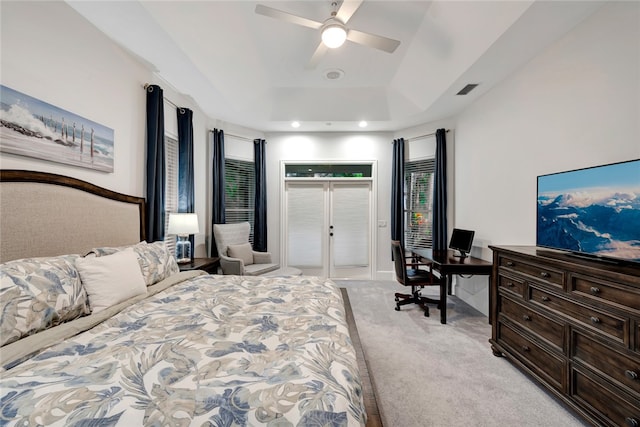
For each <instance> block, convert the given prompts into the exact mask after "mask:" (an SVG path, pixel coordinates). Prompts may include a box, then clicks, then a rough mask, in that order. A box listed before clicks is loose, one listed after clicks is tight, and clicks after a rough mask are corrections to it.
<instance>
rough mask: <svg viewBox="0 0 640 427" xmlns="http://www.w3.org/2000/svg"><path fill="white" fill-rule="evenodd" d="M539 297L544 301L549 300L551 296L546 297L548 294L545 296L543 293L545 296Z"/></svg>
mask: <svg viewBox="0 0 640 427" xmlns="http://www.w3.org/2000/svg"><path fill="white" fill-rule="evenodd" d="M541 299H542V301H544V302H549V301H551V298H549V297H548V296H546V295H545V296H543V297H542V298H541Z"/></svg>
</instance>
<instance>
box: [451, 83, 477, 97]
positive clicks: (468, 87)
mask: <svg viewBox="0 0 640 427" xmlns="http://www.w3.org/2000/svg"><path fill="white" fill-rule="evenodd" d="M476 86H478V83H469V84H468V85H466V86H465V87H463V88H462V89H461V90H460V92H458V93H456V95H466V94H468V93H469V92H471V91H472V90H474V89H475V88H476Z"/></svg>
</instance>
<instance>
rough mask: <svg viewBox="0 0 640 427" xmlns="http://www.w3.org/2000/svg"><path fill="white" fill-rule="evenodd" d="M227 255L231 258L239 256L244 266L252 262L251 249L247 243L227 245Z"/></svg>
mask: <svg viewBox="0 0 640 427" xmlns="http://www.w3.org/2000/svg"><path fill="white" fill-rule="evenodd" d="M227 255H229V257H231V258H240V259H241V260H242V262H243V263H244V265H245V266H247V265H251V264H253V250H252V249H251V244H249V243H243V244H241V245H229V247H227Z"/></svg>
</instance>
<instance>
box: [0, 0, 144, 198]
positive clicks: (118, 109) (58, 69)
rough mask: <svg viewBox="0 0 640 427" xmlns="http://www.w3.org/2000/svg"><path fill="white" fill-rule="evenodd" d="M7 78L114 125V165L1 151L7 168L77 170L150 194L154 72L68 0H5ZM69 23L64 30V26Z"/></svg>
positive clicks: (115, 186)
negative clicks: (147, 88)
mask: <svg viewBox="0 0 640 427" xmlns="http://www.w3.org/2000/svg"><path fill="white" fill-rule="evenodd" d="M1 19H2V21H1V23H2V25H1V31H2V64H1V67H2V68H1V71H2V84H3V85H5V86H8V87H10V88H12V89H15V90H17V91H20V92H22V93H25V94H27V95H30V96H32V97H34V98H38V99H40V100H42V101H45V102H48V103H50V104H53V105H55V106H57V107H60V108H63V109H65V110H68V111H71V112H74V113H76V114H78V115H80V116H83V117H86V118H88V119H90V120H93V121H95V122H98V123H100V124H103V125H105V126H108V127H110V128H112V129H113V130H114V139H115V144H114V172H113V173H105V172H98V171H94V170H91V169H85V168H79V167H73V166H68V165H63V164H59V163H52V162H48V161H44V160H37V159H30V158H26V157H20V156H14V155H10V154H5V153H1V154H0V162H1V163H0V165H1V166H2V168H4V169H9V168H12V169H29V170H39V171H44V172H53V173H58V174H62V175H68V176H73V177H75V178H79V179H83V180H85V181H89V182H92V183H94V184H96V185H100V186H102V187H106V188H109V189H111V190H114V191H119V192H121V193H126V194H132V195H136V196H144V187H143V172H144V168H143V167H140V165H141V164H144V161H145V151H144V144H142V143H141V142H142V141H144V137H145V128H144V122H145V94H144V90H143V89H142V85H143V84H144V83H145V82H147V81H148V80H149V78H150V73H149V72H148V71H147V70H146V69H145V68H144V67H143V66H142V65H141V64H140V63H138V62H136V61H135V60H134V59H133V58H132V57H131V56H130V55H128V54H127V53H126V52H124V51H123V50H122V49H119V48H117V47H116V46H115V45H114V44H113V43H112V42H111V41H110V40H109V39H107V38H106V37H105V36H103V35H102V34H101V33H100V32H99V31H98V30H96V29H95V28H94V27H93V26H92V25H91V24H89V23H88V22H87V21H86V20H85V19H83V18H82V17H81V16H79V15H78V14H77V13H76V12H74V11H73V10H72V9H71V8H70V7H69V6H67V5H66V4H65V3H62V2H38V3H35V2H3V3H2V17H1ZM62 29H64V30H62Z"/></svg>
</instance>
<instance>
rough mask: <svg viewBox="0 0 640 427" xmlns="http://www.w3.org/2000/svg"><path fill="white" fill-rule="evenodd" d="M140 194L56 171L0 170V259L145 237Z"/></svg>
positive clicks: (124, 242) (74, 250)
mask: <svg viewBox="0 0 640 427" xmlns="http://www.w3.org/2000/svg"><path fill="white" fill-rule="evenodd" d="M144 203H145V201H144V198H141V197H134V196H128V195H125V194H121V193H117V192H114V191H111V190H107V189H105V188H101V187H98V186H96V185H93V184H90V183H88V182H85V181H81V180H79V179H75V178H70V177H65V176H62V175H56V174H50V173H44V172H34V171H20V170H2V171H0V262H5V261H10V260H12V259H19V258H27V257H42V256H56V255H64V254H83V255H84V254H85V253H87V252H88V251H89V250H91V248H94V247H99V246H123V245H129V244H133V243H137V242H139V241H141V240H144V238H145V235H144V234H145V231H144V230H145V218H144V212H145V208H144Z"/></svg>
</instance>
